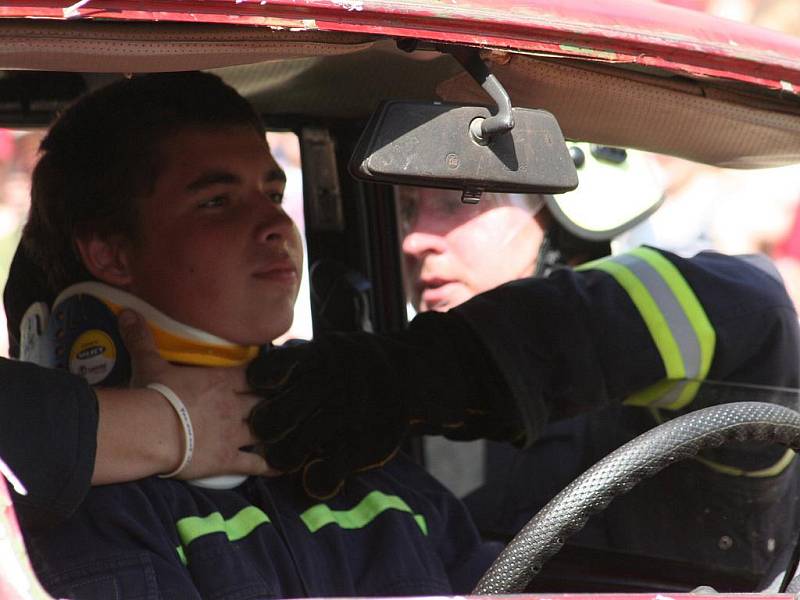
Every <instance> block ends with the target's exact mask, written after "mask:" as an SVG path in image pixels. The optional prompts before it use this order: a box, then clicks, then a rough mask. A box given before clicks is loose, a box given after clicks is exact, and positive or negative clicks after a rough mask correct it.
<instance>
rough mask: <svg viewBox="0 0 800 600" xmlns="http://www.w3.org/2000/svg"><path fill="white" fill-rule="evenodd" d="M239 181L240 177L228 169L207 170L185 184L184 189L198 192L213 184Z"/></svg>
mask: <svg viewBox="0 0 800 600" xmlns="http://www.w3.org/2000/svg"><path fill="white" fill-rule="evenodd" d="M240 181H241V179H240V178H239V177H237V176H236V175H234V174H233V173H230V172H228V171H208V172H206V173H202V174H200V175H199V176H198V177H196V178H195V179H193V180H192V181H190V182H189V183H188V184H186V190H187V191H189V192H198V191H201V190H203V189H205V188H207V187H211V186H213V185H219V184H234V183H239V182H240Z"/></svg>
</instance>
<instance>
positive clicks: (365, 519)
mask: <svg viewBox="0 0 800 600" xmlns="http://www.w3.org/2000/svg"><path fill="white" fill-rule="evenodd" d="M387 510H399V511H402V512H406V513H409V514H410V515H412V516H413V517H414V520H415V521H416V523H417V525H418V526H419V528H420V530H421V531H422V533H424V534H425V535H428V524H427V522H426V521H425V517H424V516H422V515H419V514H415V513H414V511H412V510H411V507H410V506H408V504H406V503H405V502H404V501H403V499H402V498H400V497H398V496H389V495H388V494H384V493H383V492H378V491H374V492H370V493H369V494H367V496H365V497H364V499H363V500H362V501H361V502H359V503H358V504H357V505H356V506H355V507H354V508H351V509H350V510H331V508H330V507H329V506H328V505H326V504H316V505H314V506H312V507H311V508H309V509H308V510H306V511H304V512H303V513H302V514H301V515H300V519H301V520H302V521H303V523H305V525H306V527H308V530H309V531H310V532H311V533H314V532H316V531H318V530H320V529H321V528H323V527H325V526H326V525H330V524H336V525H338V526H339V527H341V528H343V529H360V528H362V527H365V526H366V525H368V524H369V523H371V522H372V521H373V520H374V519H375V517H377V516H378V515H380V514H381V513H382V512H384V511H387Z"/></svg>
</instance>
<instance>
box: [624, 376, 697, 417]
mask: <svg viewBox="0 0 800 600" xmlns="http://www.w3.org/2000/svg"><path fill="white" fill-rule="evenodd" d="M702 383H703V382H702V381H696V380H693V379H678V380H672V379H663V380H661V381H659V382H658V383H654V384H653V385H651V386H649V387H646V388H645V389H643V390H641V391H638V392H635V393H633V394H631V395H630V396H629V397H628V398H626V399H625V401H624V402H623V404H625V405H626V406H652V407H653V408H667V409H670V410H680V409H681V408H683V407H684V406H687V405H688V404H690V403H691V402H692V400H694V397H695V396H696V395H697V392H698V390H699V389H700V386H701V385H702Z"/></svg>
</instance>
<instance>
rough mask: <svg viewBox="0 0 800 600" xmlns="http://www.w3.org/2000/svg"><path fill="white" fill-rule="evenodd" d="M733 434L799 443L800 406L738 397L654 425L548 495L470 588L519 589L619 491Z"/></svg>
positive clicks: (492, 591) (742, 438)
mask: <svg viewBox="0 0 800 600" xmlns="http://www.w3.org/2000/svg"><path fill="white" fill-rule="evenodd" d="M730 441H765V442H775V443H779V444H783V445H785V446H788V447H790V448H793V449H799V448H800V413H798V412H796V411H794V410H791V409H789V408H784V407H783V406H779V405H776V404H768V403H765V402H736V403H730V404H724V405H720V406H713V407H711V408H704V409H701V410H697V411H694V412H691V413H689V414H686V415H683V416H680V417H677V418H675V419H672V420H671V421H668V422H666V423H663V424H661V425H659V426H657V427H654V428H653V429H650V430H649V431H647V432H645V433H643V434H642V435H640V436H639V437H637V438H635V439H633V440H631V441H630V442H628V443H627V444H625V445H623V446H620V447H619V448H618V449H617V450H615V451H614V452H612V453H611V454H609V455H608V456H606V457H605V458H603V459H602V460H600V461H599V462H597V463H596V464H595V465H594V466H592V467H590V468H589V469H588V470H587V471H586V472H585V473H583V474H582V475H580V476H579V477H578V478H577V479H575V481H573V482H572V483H571V484H569V485H568V486H567V487H566V488H564V490H562V491H561V492H560V493H559V494H558V495H557V496H556V497H555V498H553V499H552V500H551V501H550V502H548V503H547V504H546V505H545V506H544V508H542V509H541V510H540V511H539V512H538V513H537V514H536V515H535V516H534V517H533V518H532V519H531V520H530V521H528V523H527V524H526V525H525V527H523V528H522V530H521V531H520V532H519V533H518V534H517V535H516V536H515V537H514V539H512V540H511V542H510V543H509V544H508V546H506V548H505V550H503V552H502V553H501V554H500V556H498V557H497V560H495V562H494V563H493V564H492V566H491V567H490V568H489V570H488V571H487V572H486V574H484V576H483V577H482V578H481V580H480V581H479V582H478V585H477V586H476V588H475V590H474V591H473V592H472V593H473V594H474V595H486V594H511V593H514V592H521V591H522V590H524V589H525V586H527V585H528V582H530V580H531V579H533V577H534V576H535V575H536V574H537V573H538V572H539V571H540V570H541V569H542V565H543V564H544V563H545V562H546V561H547V560H549V559H550V558H551V557H552V556H553V555H554V554H556V552H558V551H559V550H560V549H561V547H562V546H563V545H564V542H565V541H566V540H567V538H569V537H570V536H571V535H573V534H575V533H577V532H578V531H580V530H581V529H582V528H583V526H584V525H585V524H586V521H587V520H588V519H589V517H590V516H591V515H593V514H595V513H597V512H600V511H601V510H603V509H604V508H605V507H606V506H608V504H609V503H610V502H611V501H612V500H613V499H614V498H615V497H617V496H619V495H620V494H624V493H625V492H627V491H629V490H631V489H632V488H633V487H634V486H635V485H637V484H638V483H639V482H640V481H642V480H643V479H646V478H648V477H651V476H652V475H655V474H656V473H658V472H659V471H661V470H662V469H664V468H665V467H667V466H669V465H671V464H673V463H676V462H678V461H680V460H683V459H685V458H689V457H692V456H695V455H696V454H697V453H698V452H700V451H701V450H705V449H706V448H712V447H716V446H721V445H722V444H724V443H726V442H730Z"/></svg>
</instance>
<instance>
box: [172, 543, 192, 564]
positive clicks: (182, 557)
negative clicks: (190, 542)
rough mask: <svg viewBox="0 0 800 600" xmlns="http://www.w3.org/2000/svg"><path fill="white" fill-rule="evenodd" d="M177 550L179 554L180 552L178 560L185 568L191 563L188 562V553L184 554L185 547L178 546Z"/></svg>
mask: <svg viewBox="0 0 800 600" xmlns="http://www.w3.org/2000/svg"><path fill="white" fill-rule="evenodd" d="M175 550H177V552H178V560H180V561H181V563H182V564H183V566H184V567H185V566H186V565H188V564H189V561H188V560H186V552H184V550H183V546H178V547H177V548H175Z"/></svg>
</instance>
